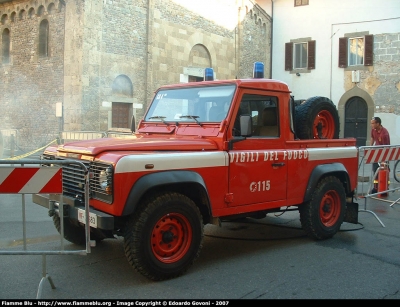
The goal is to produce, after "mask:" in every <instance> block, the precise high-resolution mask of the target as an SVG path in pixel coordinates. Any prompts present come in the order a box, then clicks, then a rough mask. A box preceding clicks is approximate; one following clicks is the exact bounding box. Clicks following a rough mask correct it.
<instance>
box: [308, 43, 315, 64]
mask: <svg viewBox="0 0 400 307" xmlns="http://www.w3.org/2000/svg"><path fill="white" fill-rule="evenodd" d="M307 52H308V59H307V62H308V64H307V65H308V67H307V69H315V41H309V42H308V50H307Z"/></svg>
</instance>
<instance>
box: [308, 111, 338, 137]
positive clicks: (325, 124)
mask: <svg viewBox="0 0 400 307" xmlns="http://www.w3.org/2000/svg"><path fill="white" fill-rule="evenodd" d="M313 127H314V139H333V137H334V135H335V120H334V119H333V116H332V114H331V113H330V112H329V111H321V112H319V113H318V114H317V116H316V117H315V119H314V125H313ZM318 131H321V136H318Z"/></svg>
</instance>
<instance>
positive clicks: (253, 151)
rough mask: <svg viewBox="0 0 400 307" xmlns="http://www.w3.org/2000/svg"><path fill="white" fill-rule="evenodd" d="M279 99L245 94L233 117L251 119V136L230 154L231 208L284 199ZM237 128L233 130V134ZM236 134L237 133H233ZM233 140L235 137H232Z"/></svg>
mask: <svg viewBox="0 0 400 307" xmlns="http://www.w3.org/2000/svg"><path fill="white" fill-rule="evenodd" d="M282 103H286V102H283V101H281V102H280V101H279V99H278V96H272V95H265V94H261V93H257V91H255V92H254V94H249V93H248V94H244V95H243V96H242V98H241V103H240V107H239V110H238V111H237V114H236V117H235V118H236V119H237V120H235V123H236V124H235V126H236V125H237V123H238V122H240V121H239V118H240V116H241V115H246V114H247V115H250V116H251V118H252V131H253V132H252V136H251V137H247V139H246V140H243V141H239V142H235V143H233V149H232V150H230V151H229V193H230V194H231V195H232V196H233V197H232V200H233V202H232V203H230V206H241V205H250V204H257V203H264V202H273V201H279V200H285V199H286V187H287V163H286V162H287V159H288V156H287V151H286V150H285V148H284V144H285V143H284V141H283V137H282V131H281V129H282V128H281V127H282V122H283V121H284V119H283V116H282V111H283V110H282V108H280V107H279V105H280V104H282ZM238 128H239V127H234V129H233V133H235V131H237V129H238ZM236 134H237V132H236ZM233 138H235V136H233Z"/></svg>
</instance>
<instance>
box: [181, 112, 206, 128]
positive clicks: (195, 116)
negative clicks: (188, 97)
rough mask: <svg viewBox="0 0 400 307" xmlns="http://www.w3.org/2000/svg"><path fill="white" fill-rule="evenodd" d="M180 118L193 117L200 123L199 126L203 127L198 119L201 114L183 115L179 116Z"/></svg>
mask: <svg viewBox="0 0 400 307" xmlns="http://www.w3.org/2000/svg"><path fill="white" fill-rule="evenodd" d="M179 118H191V119H193V120H194V121H195V122H196V123H198V124H199V126H200V127H201V123H200V122H199V121H198V120H197V119H198V118H199V116H197V115H182V116H179Z"/></svg>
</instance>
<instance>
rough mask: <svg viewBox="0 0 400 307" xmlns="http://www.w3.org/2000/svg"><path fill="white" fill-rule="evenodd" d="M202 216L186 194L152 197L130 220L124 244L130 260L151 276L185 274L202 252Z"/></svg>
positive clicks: (171, 276)
mask: <svg viewBox="0 0 400 307" xmlns="http://www.w3.org/2000/svg"><path fill="white" fill-rule="evenodd" d="M202 242H203V220H202V217H201V215H200V211H199V209H198V208H197V206H196V205H195V203H194V202H193V201H192V200H191V199H189V198H188V197H186V196H185V195H182V194H178V193H164V194H160V195H155V196H151V197H149V198H148V199H147V200H146V201H145V202H144V203H143V206H141V209H139V210H138V212H136V213H135V214H134V215H133V216H132V217H131V218H130V219H129V221H128V222H127V224H126V229H125V235H124V247H125V255H126V257H127V259H128V261H129V263H130V264H131V265H132V266H133V267H134V268H135V269H136V271H138V272H139V273H141V274H142V275H144V276H146V277H148V278H150V279H152V280H164V279H169V278H174V277H177V276H180V275H182V274H183V273H184V272H186V270H187V269H188V268H189V267H190V266H191V265H192V264H193V262H194V260H196V259H197V257H198V256H199V254H200V250H201V247H202Z"/></svg>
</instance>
